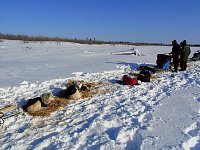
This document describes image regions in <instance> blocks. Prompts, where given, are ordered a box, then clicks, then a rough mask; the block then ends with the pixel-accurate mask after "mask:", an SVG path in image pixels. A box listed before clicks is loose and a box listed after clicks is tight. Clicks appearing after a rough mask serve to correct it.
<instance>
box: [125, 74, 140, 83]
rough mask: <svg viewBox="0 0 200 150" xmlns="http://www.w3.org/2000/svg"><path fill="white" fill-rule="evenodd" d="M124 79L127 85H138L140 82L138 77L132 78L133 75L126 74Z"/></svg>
mask: <svg viewBox="0 0 200 150" xmlns="http://www.w3.org/2000/svg"><path fill="white" fill-rule="evenodd" d="M122 80H123V82H124V83H125V84H126V85H137V84H138V80H137V79H134V78H132V77H130V76H128V75H124V76H123V78H122Z"/></svg>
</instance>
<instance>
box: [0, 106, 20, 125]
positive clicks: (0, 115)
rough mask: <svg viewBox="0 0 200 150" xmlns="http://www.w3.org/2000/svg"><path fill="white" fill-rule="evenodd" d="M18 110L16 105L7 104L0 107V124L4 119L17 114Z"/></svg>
mask: <svg viewBox="0 0 200 150" xmlns="http://www.w3.org/2000/svg"><path fill="white" fill-rule="evenodd" d="M19 113H21V112H19V111H17V109H16V105H7V106H4V107H2V108H0V124H4V122H5V120H6V119H8V118H10V117H13V116H16V115H18V114H19Z"/></svg>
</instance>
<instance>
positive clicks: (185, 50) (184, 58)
mask: <svg viewBox="0 0 200 150" xmlns="http://www.w3.org/2000/svg"><path fill="white" fill-rule="evenodd" d="M190 53H191V50H190V47H189V46H187V45H184V46H183V48H182V49H181V61H188V57H189V55H190Z"/></svg>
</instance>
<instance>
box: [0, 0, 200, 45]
mask: <svg viewBox="0 0 200 150" xmlns="http://www.w3.org/2000/svg"><path fill="white" fill-rule="evenodd" d="M0 32H2V33H13V34H28V35H46V36H53V37H54V36H58V37H67V38H81V39H85V38H86V37H88V38H94V37H95V38H96V39H97V40H112V41H115V40H116V41H130V42H159V43H160V42H163V43H171V41H172V40H174V39H176V40H177V41H178V42H181V41H182V40H184V39H186V40H187V41H188V42H189V43H200V0H0Z"/></svg>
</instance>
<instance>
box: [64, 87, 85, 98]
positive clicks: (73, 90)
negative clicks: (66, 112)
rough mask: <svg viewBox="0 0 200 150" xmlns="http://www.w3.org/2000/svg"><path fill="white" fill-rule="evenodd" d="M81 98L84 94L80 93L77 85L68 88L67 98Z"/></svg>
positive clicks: (65, 95)
mask: <svg viewBox="0 0 200 150" xmlns="http://www.w3.org/2000/svg"><path fill="white" fill-rule="evenodd" d="M81 96H82V93H81V92H79V90H78V87H77V86H76V85H70V86H69V87H67V89H66V91H65V93H64V97H65V98H67V99H72V100H76V99H80V98H81Z"/></svg>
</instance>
